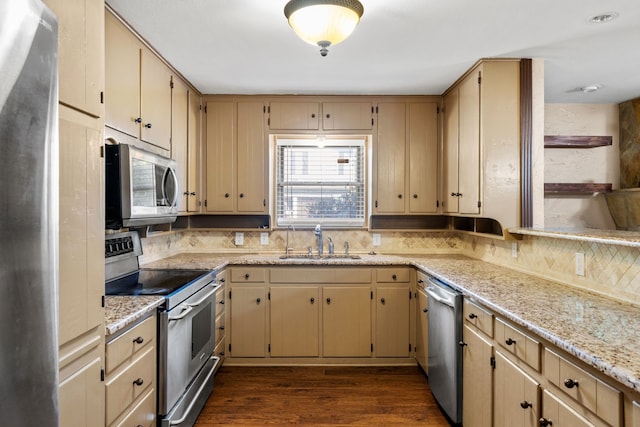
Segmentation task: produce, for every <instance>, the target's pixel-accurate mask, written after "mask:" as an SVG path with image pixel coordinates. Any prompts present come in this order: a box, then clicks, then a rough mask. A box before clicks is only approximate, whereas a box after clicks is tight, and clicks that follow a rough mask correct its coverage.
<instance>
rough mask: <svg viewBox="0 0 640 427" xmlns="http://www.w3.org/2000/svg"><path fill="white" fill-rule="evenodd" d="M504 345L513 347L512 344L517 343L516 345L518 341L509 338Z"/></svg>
mask: <svg viewBox="0 0 640 427" xmlns="http://www.w3.org/2000/svg"><path fill="white" fill-rule="evenodd" d="M504 343H505V344H506V345H512V344H515V343H516V340H514V339H511V338H507V339H506V340H504Z"/></svg>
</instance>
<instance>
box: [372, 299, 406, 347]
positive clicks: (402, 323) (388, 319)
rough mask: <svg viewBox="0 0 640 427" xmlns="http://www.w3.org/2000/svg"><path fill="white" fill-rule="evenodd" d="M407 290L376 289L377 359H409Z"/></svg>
mask: <svg viewBox="0 0 640 427" xmlns="http://www.w3.org/2000/svg"><path fill="white" fill-rule="evenodd" d="M409 344H410V343H409V288H408V287H406V288H383V287H378V288H377V289H376V342H375V355H376V356H377V357H409V351H410V350H409Z"/></svg>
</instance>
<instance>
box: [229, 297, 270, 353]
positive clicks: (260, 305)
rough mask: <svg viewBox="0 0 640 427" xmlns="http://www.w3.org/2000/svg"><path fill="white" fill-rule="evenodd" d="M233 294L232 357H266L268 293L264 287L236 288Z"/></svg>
mask: <svg viewBox="0 0 640 427" xmlns="http://www.w3.org/2000/svg"><path fill="white" fill-rule="evenodd" d="M231 292H232V294H231V298H230V300H231V351H230V353H231V355H232V356H233V357H264V356H265V347H266V339H265V336H266V322H267V320H266V319H267V318H266V314H267V304H266V298H265V297H266V292H265V288H264V287H263V286H260V287H256V286H236V287H234V288H233V289H232V291H231Z"/></svg>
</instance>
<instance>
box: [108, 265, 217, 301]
mask: <svg viewBox="0 0 640 427" xmlns="http://www.w3.org/2000/svg"><path fill="white" fill-rule="evenodd" d="M207 273H208V272H207V271H203V270H138V271H136V272H135V273H131V274H129V275H127V276H124V277H121V278H119V279H115V280H111V281H109V282H107V283H106V285H105V293H106V294H107V295H169V294H171V293H173V292H175V291H177V290H179V289H181V288H183V287H185V286H186V285H189V284H190V283H191V282H194V281H195V280H196V279H198V278H199V277H201V276H204V275H206V274H207Z"/></svg>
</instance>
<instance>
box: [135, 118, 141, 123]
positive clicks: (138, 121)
mask: <svg viewBox="0 0 640 427" xmlns="http://www.w3.org/2000/svg"><path fill="white" fill-rule="evenodd" d="M133 121H134V122H135V123H142V117H136V118H135V119H133Z"/></svg>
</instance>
